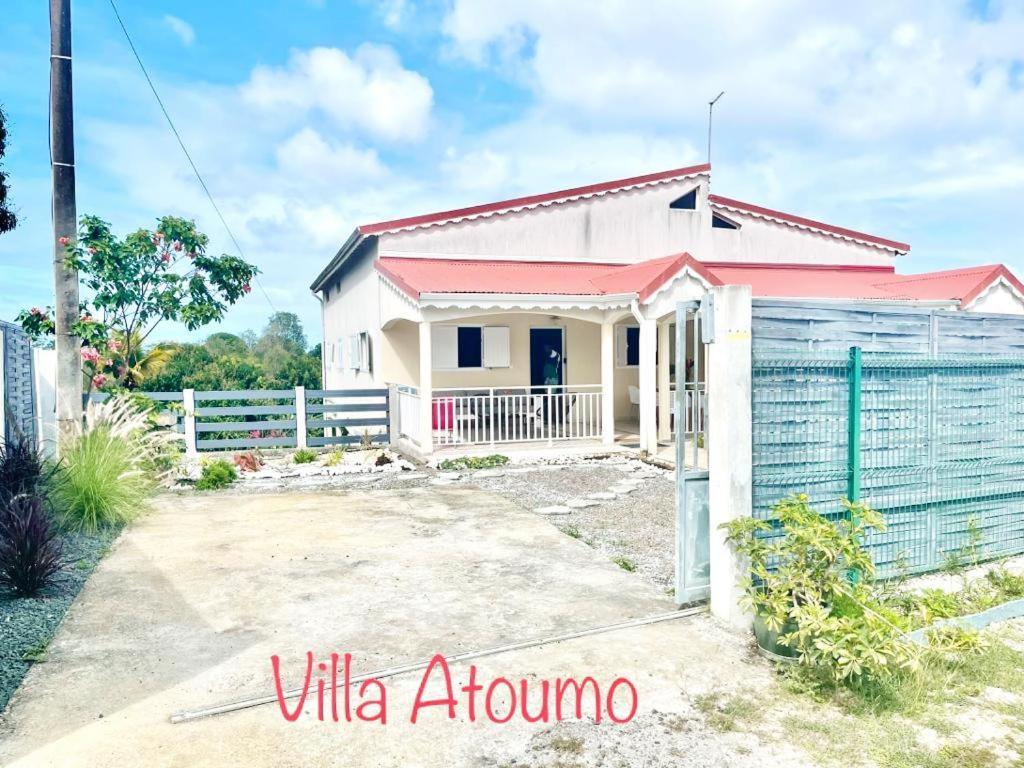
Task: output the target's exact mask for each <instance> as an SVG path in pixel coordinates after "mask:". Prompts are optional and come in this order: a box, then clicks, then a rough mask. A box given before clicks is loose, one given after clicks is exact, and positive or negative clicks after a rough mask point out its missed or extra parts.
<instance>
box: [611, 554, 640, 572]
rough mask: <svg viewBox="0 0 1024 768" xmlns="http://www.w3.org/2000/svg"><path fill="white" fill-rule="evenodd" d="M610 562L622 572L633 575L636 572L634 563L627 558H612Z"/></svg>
mask: <svg viewBox="0 0 1024 768" xmlns="http://www.w3.org/2000/svg"><path fill="white" fill-rule="evenodd" d="M612 562H613V563H615V564H616V565H617V566H619V568H621V569H622V570H624V571H629V572H630V573H633V572H634V571H635V570H636V563H634V562H633V561H632V560H630V559H629V558H628V557H613V558H612Z"/></svg>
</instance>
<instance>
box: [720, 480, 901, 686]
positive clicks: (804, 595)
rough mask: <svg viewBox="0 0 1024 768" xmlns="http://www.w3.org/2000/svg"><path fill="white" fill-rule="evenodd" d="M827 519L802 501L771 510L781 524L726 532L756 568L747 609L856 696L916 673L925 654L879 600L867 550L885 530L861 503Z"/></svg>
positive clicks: (739, 525)
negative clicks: (873, 535) (870, 537)
mask: <svg viewBox="0 0 1024 768" xmlns="http://www.w3.org/2000/svg"><path fill="white" fill-rule="evenodd" d="M843 504H844V507H845V511H846V514H845V515H844V516H842V517H841V518H840V519H829V518H827V517H824V516H822V515H820V514H818V513H817V512H816V511H815V510H814V509H812V508H811V506H810V504H809V503H808V498H807V496H806V495H804V494H799V495H793V496H789V497H787V498H785V499H783V500H782V501H780V502H779V503H778V504H776V505H775V507H774V508H773V513H774V514H773V517H774V518H775V520H776V524H775V525H773V524H772V523H771V522H768V521H765V520H756V519H753V518H743V519H738V520H733V521H731V522H729V523H727V524H726V525H725V526H723V527H724V528H725V530H726V533H727V538H728V540H729V541H730V542H731V543H732V544H733V546H734V547H735V548H736V550H737V551H738V552H739V553H740V554H741V555H743V556H744V557H746V558H747V560H748V561H749V563H750V576H749V577H748V578H747V579H746V581H745V583H744V585H743V586H744V597H743V600H742V602H741V604H742V605H743V607H744V608H746V609H748V610H751V611H753V612H754V613H755V615H756V616H757V617H758V619H759V620H760V621H763V622H764V623H765V624H766V625H767V627H768V628H769V629H770V630H773V631H775V632H782V634H781V637H779V640H778V641H779V643H781V644H782V645H784V646H788V647H790V648H792V649H793V650H794V651H795V654H796V658H797V660H798V662H799V663H800V664H801V665H802V666H804V667H807V668H810V669H812V670H814V671H815V672H816V673H818V674H820V675H822V676H824V677H826V678H827V679H829V680H831V681H832V682H834V683H837V684H842V685H846V686H848V687H851V688H854V689H857V688H865V687H871V686H873V685H877V684H887V683H888V682H890V681H891V680H892V679H893V678H894V677H896V676H899V675H902V674H907V673H911V672H913V671H915V670H916V669H917V667H918V663H919V655H920V654H919V650H918V648H917V646H915V645H914V643H913V641H912V640H910V638H909V636H908V635H907V632H906V629H907V628H906V627H901V626H899V622H900V621H901V617H900V616H898V614H896V613H895V612H894V611H891V610H890V609H888V608H887V607H886V606H885V605H884V604H883V603H882V601H881V600H879V599H878V597H877V595H876V592H875V587H874V583H873V579H874V575H875V567H874V563H873V562H872V560H871V557H870V554H869V553H868V551H867V550H866V548H865V547H864V541H865V538H866V536H867V534H868V532H869V531H872V530H876V531H882V530H884V529H885V524H884V522H883V520H882V517H881V515H879V514H878V513H877V512H875V511H874V510H872V509H870V508H868V507H866V506H864V505H863V504H852V503H850V502H845V501H844V502H843Z"/></svg>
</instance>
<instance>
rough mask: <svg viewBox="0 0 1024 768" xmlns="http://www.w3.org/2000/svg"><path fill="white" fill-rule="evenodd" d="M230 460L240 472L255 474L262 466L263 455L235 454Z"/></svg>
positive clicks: (250, 453) (257, 453)
mask: <svg viewBox="0 0 1024 768" xmlns="http://www.w3.org/2000/svg"><path fill="white" fill-rule="evenodd" d="M232 460H233V461H234V462H235V466H236V467H238V469H239V470H241V471H242V472H256V471H258V470H259V469H260V467H262V466H263V454H261V453H260V452H259V451H246V452H245V453H236V454H235V455H234V457H233V459H232Z"/></svg>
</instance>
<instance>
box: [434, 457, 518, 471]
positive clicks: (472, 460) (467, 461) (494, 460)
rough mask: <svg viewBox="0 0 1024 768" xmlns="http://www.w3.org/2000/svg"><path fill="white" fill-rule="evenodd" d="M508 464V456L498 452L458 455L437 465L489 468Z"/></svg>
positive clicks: (459, 467)
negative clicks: (479, 454) (480, 454)
mask: <svg viewBox="0 0 1024 768" xmlns="http://www.w3.org/2000/svg"><path fill="white" fill-rule="evenodd" d="M506 464H508V456H502V455H501V454H500V453H495V454H491V455H490V456H459V457H458V458H455V459H445V460H444V461H442V462H441V463H440V464H438V465H437V468H438V469H444V470H453V469H490V468H491V467H503V466H505V465H506Z"/></svg>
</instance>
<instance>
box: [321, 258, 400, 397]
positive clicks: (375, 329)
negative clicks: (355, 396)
mask: <svg viewBox="0 0 1024 768" xmlns="http://www.w3.org/2000/svg"><path fill="white" fill-rule="evenodd" d="M373 261H374V259H373V255H372V253H368V254H366V255H364V256H362V257H361V258H358V259H349V261H348V262H347V263H346V264H345V268H344V271H343V273H342V274H341V275H340V276H338V277H336V278H335V279H334V280H332V281H331V284H330V286H329V291H328V293H329V295H328V297H327V298H326V299H325V301H324V305H323V335H324V336H323V347H322V350H323V351H322V354H323V361H324V363H323V365H324V387H325V388H326V389H344V388H352V387H360V388H365V387H371V386H377V385H378V384H381V383H382V382H383V379H382V378H381V377H380V373H379V366H378V364H377V363H378V358H380V357H381V355H382V354H385V350H384V347H385V345H384V343H382V342H383V336H382V333H381V328H380V326H381V323H380V296H379V283H380V279H379V276H378V273H377V270H376V269H374V266H373ZM360 333H367V334H369V338H370V344H369V347H370V350H369V353H370V370H362V371H359V370H355V369H353V368H352V367H351V365H350V362H351V359H352V355H351V352H350V348H349V346H348V345H349V341H348V340H349V339H350V338H351V337H352V336H355V335H358V334H360ZM339 349H340V350H341V362H340V364H339Z"/></svg>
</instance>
